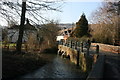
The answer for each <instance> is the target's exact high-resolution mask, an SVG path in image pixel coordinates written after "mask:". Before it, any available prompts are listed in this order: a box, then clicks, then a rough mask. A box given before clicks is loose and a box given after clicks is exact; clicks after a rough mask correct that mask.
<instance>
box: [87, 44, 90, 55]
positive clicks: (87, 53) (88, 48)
mask: <svg viewBox="0 0 120 80" xmlns="http://www.w3.org/2000/svg"><path fill="white" fill-rule="evenodd" d="M89 48H90V47H89V44H87V56H89Z"/></svg>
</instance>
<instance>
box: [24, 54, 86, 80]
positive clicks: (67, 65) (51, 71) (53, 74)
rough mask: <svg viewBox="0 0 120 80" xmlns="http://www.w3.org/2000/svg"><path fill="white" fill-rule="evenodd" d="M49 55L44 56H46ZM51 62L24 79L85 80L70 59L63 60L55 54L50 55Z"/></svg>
mask: <svg viewBox="0 0 120 80" xmlns="http://www.w3.org/2000/svg"><path fill="white" fill-rule="evenodd" d="M45 55H47V54H44V56H45ZM47 56H52V57H49V58H51V60H52V61H51V62H50V63H49V64H46V65H45V66H43V67H42V68H40V69H38V70H37V71H35V72H33V73H30V74H28V75H25V76H23V77H22V78H85V75H84V74H82V73H81V71H80V69H77V68H76V65H75V64H73V63H71V62H70V61H69V60H68V59H63V58H61V57H60V56H56V55H55V54H49V55H47Z"/></svg>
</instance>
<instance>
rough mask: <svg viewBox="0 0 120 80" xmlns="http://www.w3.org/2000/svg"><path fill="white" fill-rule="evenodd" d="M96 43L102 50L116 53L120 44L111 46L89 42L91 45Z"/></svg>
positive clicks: (119, 48)
mask: <svg viewBox="0 0 120 80" xmlns="http://www.w3.org/2000/svg"><path fill="white" fill-rule="evenodd" d="M96 45H99V49H100V50H103V51H109V52H113V53H118V51H119V52H120V46H113V45H107V44H101V43H91V46H96ZM94 48H95V47H94Z"/></svg>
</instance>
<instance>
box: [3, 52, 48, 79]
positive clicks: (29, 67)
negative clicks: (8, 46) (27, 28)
mask: <svg viewBox="0 0 120 80" xmlns="http://www.w3.org/2000/svg"><path fill="white" fill-rule="evenodd" d="M47 62H48V61H47V60H45V59H43V58H41V57H40V55H38V54H32V53H26V54H24V55H23V54H14V52H10V51H4V50H3V51H2V77H3V78H16V77H19V76H22V75H24V74H27V73H29V72H32V71H34V70H36V69H38V68H40V67H42V66H43V65H45V64H46V63H47Z"/></svg>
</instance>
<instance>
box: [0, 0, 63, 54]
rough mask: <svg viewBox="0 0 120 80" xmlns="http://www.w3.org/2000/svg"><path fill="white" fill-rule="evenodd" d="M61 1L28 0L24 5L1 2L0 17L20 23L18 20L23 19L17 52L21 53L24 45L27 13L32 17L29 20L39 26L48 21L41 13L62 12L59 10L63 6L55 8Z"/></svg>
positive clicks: (17, 2)
mask: <svg viewBox="0 0 120 80" xmlns="http://www.w3.org/2000/svg"><path fill="white" fill-rule="evenodd" d="M60 1H61V0H60ZM60 1H44V0H42V1H41V0H27V2H26V0H23V1H22V4H21V1H19V0H15V1H12V0H11V1H9V0H6V1H4V0H2V1H0V10H1V12H0V16H2V17H3V18H4V19H6V20H8V19H11V20H15V21H19V19H18V18H20V17H21V19H20V27H19V37H18V41H17V47H16V50H17V51H18V52H21V45H22V38H23V33H24V24H25V13H26V16H28V17H29V16H30V17H32V18H31V19H29V20H31V22H33V23H34V24H36V21H37V24H38V23H39V22H43V20H45V21H48V20H47V19H46V18H44V17H42V16H41V12H42V11H47V10H53V11H59V12H61V11H60V10H59V8H60V7H61V4H60V5H57V6H54V4H56V2H60ZM21 8H22V12H21ZM20 12H21V14H20ZM33 18H34V19H33Z"/></svg>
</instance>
